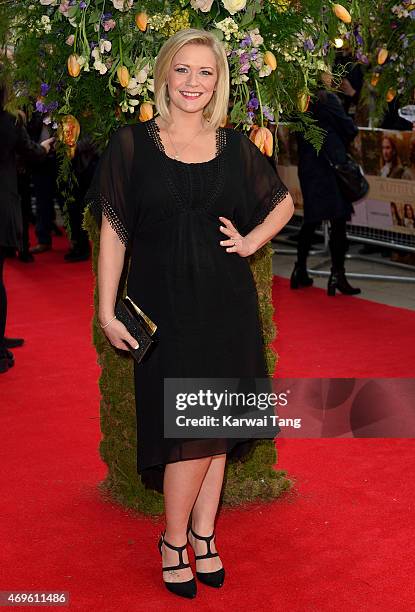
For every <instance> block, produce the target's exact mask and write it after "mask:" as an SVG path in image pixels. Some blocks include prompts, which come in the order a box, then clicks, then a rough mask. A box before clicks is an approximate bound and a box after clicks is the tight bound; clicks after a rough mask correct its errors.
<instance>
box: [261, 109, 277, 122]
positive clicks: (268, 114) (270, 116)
mask: <svg viewBox="0 0 415 612" xmlns="http://www.w3.org/2000/svg"><path fill="white" fill-rule="evenodd" d="M262 113H263V115H264V117H265V118H266V119H268V121H274V114H273V113H271V111H270V110H269V108H268V106H263V107H262Z"/></svg>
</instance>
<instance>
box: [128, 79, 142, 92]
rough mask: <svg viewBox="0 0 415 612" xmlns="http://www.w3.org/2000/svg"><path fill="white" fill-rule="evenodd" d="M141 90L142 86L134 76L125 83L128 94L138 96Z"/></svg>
mask: <svg viewBox="0 0 415 612" xmlns="http://www.w3.org/2000/svg"><path fill="white" fill-rule="evenodd" d="M141 90H142V87H141V85H139V83H138V82H137V79H135V78H134V77H131V78H130V80H129V81H128V85H127V91H128V93H129V94H130V96H138V95H139V94H140V93H141Z"/></svg>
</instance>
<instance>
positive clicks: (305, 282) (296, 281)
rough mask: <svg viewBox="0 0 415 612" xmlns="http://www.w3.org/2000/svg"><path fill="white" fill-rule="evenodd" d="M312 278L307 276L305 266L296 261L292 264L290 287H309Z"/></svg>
mask: <svg viewBox="0 0 415 612" xmlns="http://www.w3.org/2000/svg"><path fill="white" fill-rule="evenodd" d="M313 282H314V281H313V279H312V278H310V277H309V276H308V273H307V268H306V267H305V266H299V265H298V263H296V264H295V265H294V270H293V271H292V274H291V278H290V287H291V289H299V288H300V287H311V285H312V284H313Z"/></svg>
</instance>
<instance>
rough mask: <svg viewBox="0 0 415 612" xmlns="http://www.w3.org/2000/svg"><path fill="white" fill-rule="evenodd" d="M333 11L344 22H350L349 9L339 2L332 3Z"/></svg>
mask: <svg viewBox="0 0 415 612" xmlns="http://www.w3.org/2000/svg"><path fill="white" fill-rule="evenodd" d="M333 12H334V14H335V15H336V17H337V18H338V19H340V20H341V21H343V22H344V23H350V22H351V20H352V16H351V15H350V13H349V11H348V10H347V9H345V8H344V6H342V5H341V4H333Z"/></svg>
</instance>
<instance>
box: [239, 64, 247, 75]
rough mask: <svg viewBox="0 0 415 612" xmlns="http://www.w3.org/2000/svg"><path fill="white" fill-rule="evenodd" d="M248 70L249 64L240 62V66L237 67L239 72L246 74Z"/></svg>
mask: <svg viewBox="0 0 415 612" xmlns="http://www.w3.org/2000/svg"><path fill="white" fill-rule="evenodd" d="M248 72H249V64H242V66H241V67H240V68H239V73H240V74H247V73H248Z"/></svg>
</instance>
